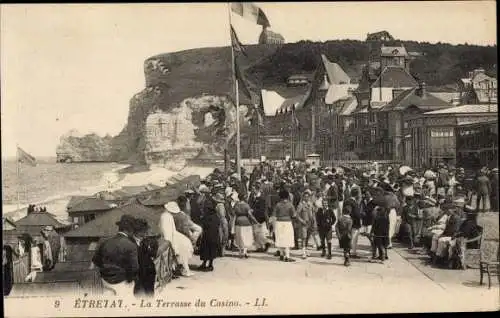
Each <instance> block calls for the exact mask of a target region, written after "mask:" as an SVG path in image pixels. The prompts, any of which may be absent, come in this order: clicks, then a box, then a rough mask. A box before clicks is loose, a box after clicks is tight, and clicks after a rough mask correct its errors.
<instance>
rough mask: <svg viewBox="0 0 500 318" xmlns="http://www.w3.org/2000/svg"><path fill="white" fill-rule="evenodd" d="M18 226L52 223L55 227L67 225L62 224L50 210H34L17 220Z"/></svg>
mask: <svg viewBox="0 0 500 318" xmlns="http://www.w3.org/2000/svg"><path fill="white" fill-rule="evenodd" d="M15 224H16V227H17V228H18V230H19V229H20V228H22V227H27V226H47V225H51V226H53V227H54V228H56V229H57V228H61V227H65V226H66V225H64V224H62V223H61V222H59V221H58V220H57V219H56V217H55V215H53V214H52V213H49V212H32V213H30V214H28V215H26V216H25V217H23V218H21V219H19V220H17V221H16V222H15Z"/></svg>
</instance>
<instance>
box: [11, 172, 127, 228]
mask: <svg viewBox="0 0 500 318" xmlns="http://www.w3.org/2000/svg"><path fill="white" fill-rule="evenodd" d="M119 165H120V166H119V167H115V168H112V169H111V170H109V171H105V172H103V173H102V175H101V179H100V180H99V181H98V184H96V185H93V186H86V187H81V188H79V189H78V190H74V191H71V192H64V193H60V194H54V195H52V196H49V197H47V198H45V199H42V200H38V201H36V202H32V203H30V204H34V205H36V206H40V205H41V206H46V207H47V211H48V212H49V213H51V214H54V215H55V216H56V217H62V216H63V215H62V214H66V204H67V203H68V201H69V200H70V198H71V197H72V196H76V195H92V194H95V193H96V192H100V191H104V190H106V189H109V188H110V185H114V184H116V183H118V182H120V181H121V180H123V179H124V178H125V176H126V174H124V173H121V171H122V170H123V169H127V168H129V167H130V166H131V165H130V164H119ZM109 179H111V180H112V181H111V182H109ZM113 179H114V180H113ZM113 190H114V189H113ZM28 205H29V204H19V206H18V205H17V204H4V203H3V202H2V216H3V217H9V218H11V219H13V220H14V221H17V220H18V219H20V218H22V217H24V216H25V215H26V210H27V208H28ZM61 206H62V211H61ZM66 217H67V214H66Z"/></svg>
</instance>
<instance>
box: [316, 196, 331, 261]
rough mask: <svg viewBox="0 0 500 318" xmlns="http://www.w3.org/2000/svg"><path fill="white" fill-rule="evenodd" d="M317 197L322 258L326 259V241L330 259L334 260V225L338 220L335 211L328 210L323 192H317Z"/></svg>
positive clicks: (317, 220)
mask: <svg viewBox="0 0 500 318" xmlns="http://www.w3.org/2000/svg"><path fill="white" fill-rule="evenodd" d="M316 197H317V198H318V199H317V200H316V202H315V203H314V204H315V206H316V208H317V212H316V224H317V225H318V232H319V239H320V242H321V251H322V252H321V257H325V255H326V252H325V241H326V242H327V246H328V257H327V258H328V259H332V238H333V225H334V224H335V221H336V218H335V213H334V212H333V210H331V209H329V208H328V203H327V202H326V200H324V198H323V194H322V192H321V190H317V191H316Z"/></svg>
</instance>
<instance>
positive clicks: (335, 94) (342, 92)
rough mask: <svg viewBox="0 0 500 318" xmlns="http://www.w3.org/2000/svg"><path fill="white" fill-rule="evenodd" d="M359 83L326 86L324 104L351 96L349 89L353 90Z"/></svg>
mask: <svg viewBox="0 0 500 318" xmlns="http://www.w3.org/2000/svg"><path fill="white" fill-rule="evenodd" d="M358 86H359V84H332V85H330V87H329V88H328V92H327V93H326V96H325V104H333V103H335V102H336V101H338V100H341V99H346V98H348V97H349V96H351V93H350V90H351V91H354V90H356V89H357V88H358Z"/></svg>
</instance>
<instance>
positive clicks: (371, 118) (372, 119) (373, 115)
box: [369, 112, 377, 123]
mask: <svg viewBox="0 0 500 318" xmlns="http://www.w3.org/2000/svg"><path fill="white" fill-rule="evenodd" d="M369 119H370V123H374V122H375V121H376V120H377V119H376V115H375V113H373V112H370V113H369Z"/></svg>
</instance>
